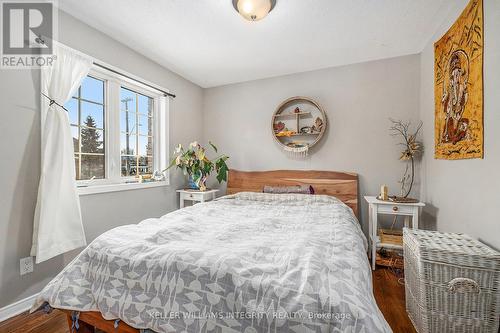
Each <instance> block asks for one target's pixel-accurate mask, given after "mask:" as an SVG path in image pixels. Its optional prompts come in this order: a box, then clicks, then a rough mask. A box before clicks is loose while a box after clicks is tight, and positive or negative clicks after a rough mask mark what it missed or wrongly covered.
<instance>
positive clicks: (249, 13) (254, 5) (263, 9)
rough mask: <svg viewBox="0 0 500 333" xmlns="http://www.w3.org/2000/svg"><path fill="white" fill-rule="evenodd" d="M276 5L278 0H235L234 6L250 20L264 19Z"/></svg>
mask: <svg viewBox="0 0 500 333" xmlns="http://www.w3.org/2000/svg"><path fill="white" fill-rule="evenodd" d="M274 6H276V0H233V7H234V9H236V11H237V12H238V13H240V15H241V16H243V17H244V18H245V19H247V20H249V21H258V20H261V19H263V18H264V17H266V16H267V14H269V12H270V11H271V10H273V8H274Z"/></svg>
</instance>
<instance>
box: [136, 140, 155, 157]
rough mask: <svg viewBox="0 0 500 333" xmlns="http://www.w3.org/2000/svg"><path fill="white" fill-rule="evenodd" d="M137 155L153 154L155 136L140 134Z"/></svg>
mask: <svg viewBox="0 0 500 333" xmlns="http://www.w3.org/2000/svg"><path fill="white" fill-rule="evenodd" d="M138 144H139V146H138V147H137V148H138V150H137V155H149V156H152V155H153V138H152V137H150V136H139V142H138Z"/></svg>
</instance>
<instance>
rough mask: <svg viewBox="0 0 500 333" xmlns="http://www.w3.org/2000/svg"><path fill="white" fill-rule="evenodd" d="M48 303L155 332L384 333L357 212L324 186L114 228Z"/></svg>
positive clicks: (71, 269) (55, 286)
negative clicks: (307, 192) (324, 191)
mask: <svg viewBox="0 0 500 333" xmlns="http://www.w3.org/2000/svg"><path fill="white" fill-rule="evenodd" d="M45 302H48V303H49V304H50V306H52V307H55V308H63V309H70V310H77V311H100V312H101V313H102V314H103V316H104V318H106V319H116V318H120V319H121V320H123V321H124V322H126V323H128V324H129V325H131V326H134V327H136V328H141V329H146V328H148V329H152V330H154V331H156V332H244V333H254V332H370V333H374V332H391V329H390V328H389V326H388V324H387V322H386V321H385V320H384V318H383V316H382V314H381V313H380V311H379V309H378V307H377V305H376V303H375V300H374V298H373V293H372V285H371V270H370V268H369V264H368V260H367V257H366V239H365V237H364V235H363V234H362V232H361V229H360V227H359V225H358V221H357V220H356V218H355V217H354V216H353V214H352V211H351V209H350V208H348V207H347V206H346V205H344V204H343V203H341V202H340V201H338V200H337V199H335V198H333V197H329V196H322V195H315V196H311V195H301V194H293V195H287V194H263V193H239V194H237V195H234V196H227V197H224V198H222V199H220V200H217V201H212V202H208V203H203V204H197V205H195V206H193V207H188V208H185V209H181V210H178V211H175V212H173V213H170V214H167V215H165V216H163V217H161V218H159V219H147V220H144V221H142V222H141V223H139V224H137V225H127V226H122V227H119V228H116V229H113V230H111V231H108V232H106V233H104V234H103V235H101V236H100V237H98V238H97V239H96V240H95V241H94V242H92V244H90V245H89V246H88V247H87V248H86V249H85V250H84V251H83V252H82V253H81V254H80V255H79V256H78V257H77V258H76V259H75V260H74V261H73V262H72V263H71V264H69V265H68V266H67V267H66V268H65V269H64V270H63V271H62V272H61V273H60V274H59V275H58V276H56V277H55V278H54V279H53V280H52V281H51V282H50V283H49V284H48V285H47V286H46V287H45V289H43V291H42V292H41V293H40V295H39V297H38V299H37V301H36V303H35V304H34V305H33V309H36V308H39V307H40V306H41V305H43V304H44V303H45Z"/></svg>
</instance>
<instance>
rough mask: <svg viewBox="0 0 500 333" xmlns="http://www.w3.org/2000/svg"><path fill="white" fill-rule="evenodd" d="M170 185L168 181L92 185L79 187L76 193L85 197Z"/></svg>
mask: <svg viewBox="0 0 500 333" xmlns="http://www.w3.org/2000/svg"><path fill="white" fill-rule="evenodd" d="M168 185H169V183H168V181H161V182H148V183H119V184H107V185H91V186H86V187H77V188H76V191H77V193H78V195H80V196H83V195H90V194H98V193H108V192H118V191H129V190H140V189H145V188H153V187H161V186H168Z"/></svg>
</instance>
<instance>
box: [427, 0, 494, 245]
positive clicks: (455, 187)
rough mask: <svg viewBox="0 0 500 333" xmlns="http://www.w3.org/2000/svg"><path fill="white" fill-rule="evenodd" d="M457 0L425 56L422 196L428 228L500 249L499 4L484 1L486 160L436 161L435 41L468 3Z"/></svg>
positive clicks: (428, 45)
mask: <svg viewBox="0 0 500 333" xmlns="http://www.w3.org/2000/svg"><path fill="white" fill-rule="evenodd" d="M467 3H468V1H467V0H459V1H457V2H456V6H455V8H454V9H453V10H452V12H450V13H449V15H448V17H446V19H445V20H444V22H443V25H442V26H441V28H440V29H439V31H437V32H436V34H435V36H434V37H433V38H432V39H431V40H430V41H429V43H428V44H427V46H426V47H425V49H424V51H423V52H422V54H421V96H420V105H421V108H420V117H421V118H422V120H423V122H424V145H425V146H426V147H427V154H425V155H424V156H425V157H424V163H423V176H424V179H425V181H424V182H423V184H422V190H421V192H422V198H423V199H424V200H425V201H426V202H427V204H428V207H426V209H425V214H424V216H423V218H424V221H425V224H426V226H427V227H429V228H437V229H438V230H442V231H450V232H464V233H468V234H470V235H472V236H474V237H477V238H479V239H480V240H482V241H483V242H485V243H489V244H490V245H493V246H494V247H496V248H497V249H500V219H499V213H498V211H497V210H496V208H497V207H496V206H497V205H498V204H499V202H500V194H499V193H498V189H500V176H499V175H498V173H499V171H500V39H499V38H498V36H499V34H498V32H499V31H500V2H499V1H498V0H484V19H485V21H484V28H485V29H484V30H485V31H484V37H485V40H484V44H485V46H484V151H485V154H484V159H482V160H481V159H473V160H458V161H446V160H436V159H434V156H433V153H434V49H433V44H434V42H435V41H437V40H438V39H439V38H440V37H441V36H442V35H443V34H444V33H445V32H446V31H447V30H448V29H449V27H450V26H451V25H452V24H453V22H455V20H456V19H457V18H458V16H459V15H460V13H461V12H462V10H463V9H464V8H465V6H466V5H467Z"/></svg>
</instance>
